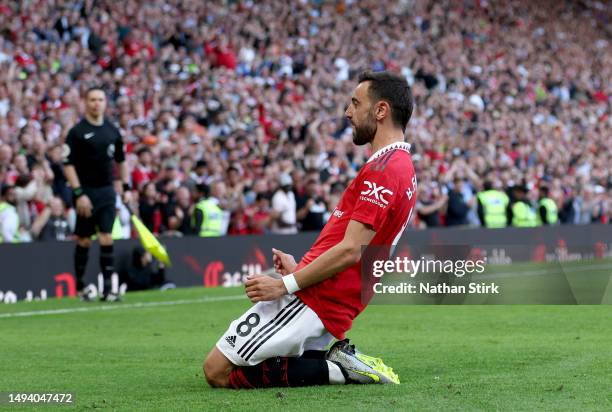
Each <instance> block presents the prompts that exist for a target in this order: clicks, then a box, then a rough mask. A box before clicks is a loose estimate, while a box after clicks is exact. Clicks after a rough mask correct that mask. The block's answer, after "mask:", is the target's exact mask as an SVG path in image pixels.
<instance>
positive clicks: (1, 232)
mask: <svg viewBox="0 0 612 412" xmlns="http://www.w3.org/2000/svg"><path fill="white" fill-rule="evenodd" d="M16 204H17V198H16V197H15V188H14V187H13V186H3V187H2V191H0V243H14V242H18V241H19V215H18V214H17V209H16V208H15V205H16Z"/></svg>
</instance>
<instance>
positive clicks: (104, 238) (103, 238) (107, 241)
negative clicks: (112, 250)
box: [99, 233, 113, 246]
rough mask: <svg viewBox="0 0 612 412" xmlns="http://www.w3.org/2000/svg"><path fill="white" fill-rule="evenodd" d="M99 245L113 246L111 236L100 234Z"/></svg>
mask: <svg viewBox="0 0 612 412" xmlns="http://www.w3.org/2000/svg"><path fill="white" fill-rule="evenodd" d="M99 236H100V244H101V245H102V246H110V245H112V244H113V235H112V234H110V233H100V235H99Z"/></svg>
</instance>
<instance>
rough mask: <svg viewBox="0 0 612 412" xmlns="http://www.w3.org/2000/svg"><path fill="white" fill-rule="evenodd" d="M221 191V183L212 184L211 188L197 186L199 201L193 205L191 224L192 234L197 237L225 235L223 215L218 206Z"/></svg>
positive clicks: (221, 194) (222, 187)
mask: <svg viewBox="0 0 612 412" xmlns="http://www.w3.org/2000/svg"><path fill="white" fill-rule="evenodd" d="M211 189H212V190H211ZM223 189H224V186H223V182H214V183H212V188H211V187H210V186H207V185H197V191H198V195H199V197H200V200H199V201H198V203H196V205H195V209H194V211H193V218H192V222H193V229H194V232H195V233H196V234H197V235H198V236H200V237H214V236H222V235H224V234H225V233H224V226H225V214H224V212H223V209H221V207H220V206H219V199H220V198H221V197H222V196H223Z"/></svg>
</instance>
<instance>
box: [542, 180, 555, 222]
mask: <svg viewBox="0 0 612 412" xmlns="http://www.w3.org/2000/svg"><path fill="white" fill-rule="evenodd" d="M548 195H549V192H548V187H546V186H542V187H540V200H539V201H538V216H537V219H538V225H556V224H557V222H558V221H559V209H558V208H557V203H555V201H554V200H552V199H551V198H550V197H548Z"/></svg>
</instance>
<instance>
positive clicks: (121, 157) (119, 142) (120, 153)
mask: <svg viewBox="0 0 612 412" xmlns="http://www.w3.org/2000/svg"><path fill="white" fill-rule="evenodd" d="M115 131H116V133H117V138H116V139H115V161H116V162H117V163H123V162H124V161H125V151H124V149H123V138H122V137H121V133H120V132H119V130H116V129H115Z"/></svg>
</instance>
